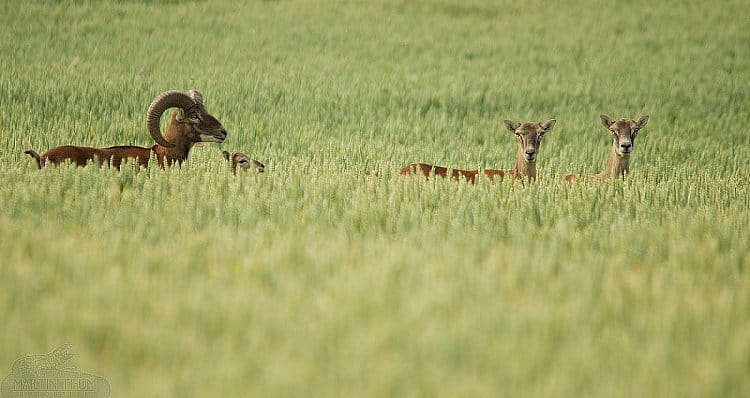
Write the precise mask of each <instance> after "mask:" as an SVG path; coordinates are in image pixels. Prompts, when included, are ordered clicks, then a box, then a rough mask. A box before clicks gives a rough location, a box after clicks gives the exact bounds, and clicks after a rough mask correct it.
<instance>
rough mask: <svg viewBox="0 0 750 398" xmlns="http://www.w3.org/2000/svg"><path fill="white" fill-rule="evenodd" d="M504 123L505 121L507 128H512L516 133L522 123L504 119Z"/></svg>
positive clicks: (511, 130)
mask: <svg viewBox="0 0 750 398" xmlns="http://www.w3.org/2000/svg"><path fill="white" fill-rule="evenodd" d="M503 123H505V128H507V129H508V130H510V132H511V133H515V132H516V129H517V128H518V127H519V126H521V123H517V122H514V121H512V120H503Z"/></svg>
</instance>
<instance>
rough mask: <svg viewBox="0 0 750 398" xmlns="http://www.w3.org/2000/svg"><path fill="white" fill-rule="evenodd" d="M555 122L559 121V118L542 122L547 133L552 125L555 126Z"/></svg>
mask: <svg viewBox="0 0 750 398" xmlns="http://www.w3.org/2000/svg"><path fill="white" fill-rule="evenodd" d="M555 123H557V120H555V119H550V120H547V121H546V122H544V124H542V129H543V130H544V132H545V133H547V132H549V131H550V130H552V127H555Z"/></svg>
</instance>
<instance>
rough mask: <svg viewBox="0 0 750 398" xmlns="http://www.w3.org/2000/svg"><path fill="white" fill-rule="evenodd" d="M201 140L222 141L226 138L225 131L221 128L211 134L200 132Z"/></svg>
mask: <svg viewBox="0 0 750 398" xmlns="http://www.w3.org/2000/svg"><path fill="white" fill-rule="evenodd" d="M200 139H201V142H219V143H221V142H224V140H226V139H227V131H226V130H224V129H221V130H219V131H216V132H214V133H211V134H206V133H200Z"/></svg>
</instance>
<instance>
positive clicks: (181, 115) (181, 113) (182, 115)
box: [177, 108, 185, 122]
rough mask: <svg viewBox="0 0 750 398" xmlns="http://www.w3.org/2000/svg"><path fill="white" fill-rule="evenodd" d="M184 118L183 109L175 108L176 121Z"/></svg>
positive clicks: (181, 120)
mask: <svg viewBox="0 0 750 398" xmlns="http://www.w3.org/2000/svg"><path fill="white" fill-rule="evenodd" d="M184 120H185V110H184V109H182V108H177V121H178V122H183V121H184Z"/></svg>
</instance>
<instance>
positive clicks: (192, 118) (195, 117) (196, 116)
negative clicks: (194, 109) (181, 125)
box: [190, 115, 200, 122]
mask: <svg viewBox="0 0 750 398" xmlns="http://www.w3.org/2000/svg"><path fill="white" fill-rule="evenodd" d="M190 120H192V121H194V122H197V121H199V120H200V117H198V115H190Z"/></svg>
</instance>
